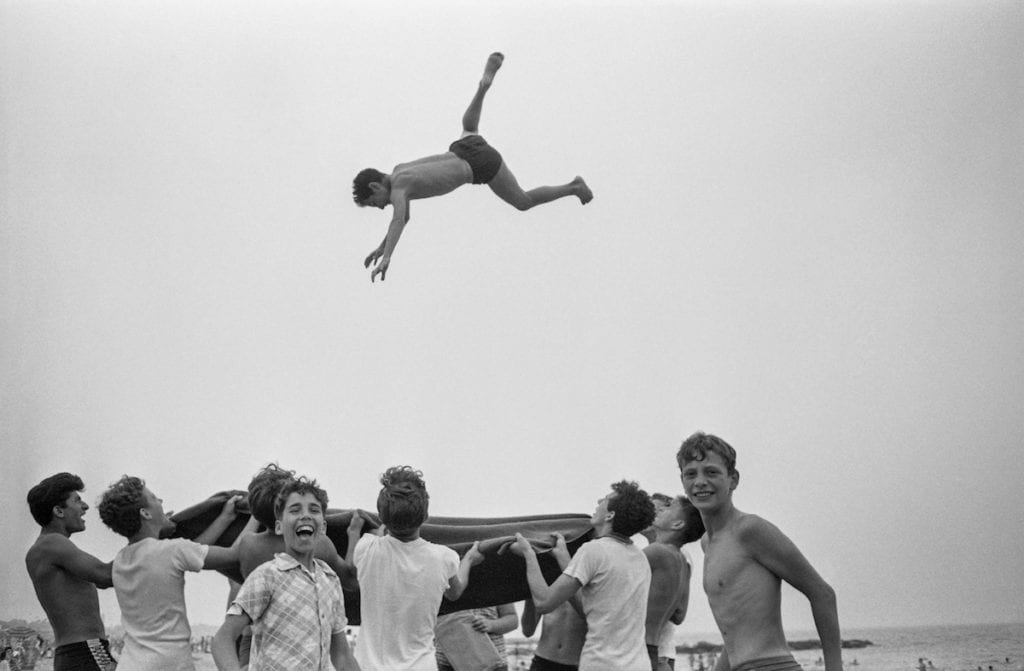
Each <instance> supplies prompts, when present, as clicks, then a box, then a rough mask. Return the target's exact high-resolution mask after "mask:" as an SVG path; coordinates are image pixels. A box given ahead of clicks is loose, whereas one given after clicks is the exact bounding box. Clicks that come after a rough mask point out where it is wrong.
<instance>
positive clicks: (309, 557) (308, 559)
mask: <svg viewBox="0 0 1024 671" xmlns="http://www.w3.org/2000/svg"><path fill="white" fill-rule="evenodd" d="M284 551H285V554H287V555H288V556H289V557H291V558H292V559H294V560H295V561H297V562H299V563H300V564H302V565H303V566H304V567H305V568H306V570H307V571H310V572H312V571H313V551H312V550H310V551H309V552H299V551H297V550H294V549H292V548H290V547H288V546H287V545H286V546H285V547H284Z"/></svg>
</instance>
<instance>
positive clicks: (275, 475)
mask: <svg viewBox="0 0 1024 671" xmlns="http://www.w3.org/2000/svg"><path fill="white" fill-rule="evenodd" d="M294 479H295V471H287V470H285V469H283V468H281V467H280V466H278V465H277V464H276V463H270V464H267V465H266V466H264V467H263V468H262V469H260V472H259V473H257V474H256V475H254V476H253V477H252V480H250V481H249V512H250V513H251V514H252V516H253V517H255V518H256V521H257V522H259V523H260V524H262V525H263V526H264V527H266V528H267V529H273V528H274V520H276V519H277V514H276V513H275V507H276V505H277V495H278V494H280V493H281V487H282V486H283V485H284V484H286V483H288V482H290V481H292V480H294ZM325 505H326V504H325Z"/></svg>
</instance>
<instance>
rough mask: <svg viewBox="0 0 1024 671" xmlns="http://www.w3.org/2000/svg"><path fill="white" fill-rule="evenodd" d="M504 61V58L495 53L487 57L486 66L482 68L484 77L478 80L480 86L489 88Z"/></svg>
mask: <svg viewBox="0 0 1024 671" xmlns="http://www.w3.org/2000/svg"><path fill="white" fill-rule="evenodd" d="M504 61H505V56H504V55H502V54H501V53H499V52H497V51H495V52H494V53H493V54H491V55H490V56H488V57H487V65H485V66H484V76H483V77H481V78H480V86H484V87H487V86H490V85H491V82H493V81H494V75H495V73H496V72H498V68H500V67H501V64H502V63H503V62H504Z"/></svg>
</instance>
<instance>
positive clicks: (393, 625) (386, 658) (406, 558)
mask: <svg viewBox="0 0 1024 671" xmlns="http://www.w3.org/2000/svg"><path fill="white" fill-rule="evenodd" d="M354 560H355V564H356V570H357V575H358V576H359V591H360V593H361V597H360V610H361V616H362V624H361V625H360V627H359V640H358V642H357V643H356V660H357V661H358V662H359V668H360V669H362V671H437V662H436V661H435V659H434V624H435V623H436V621H437V610H438V608H440V607H441V599H442V597H443V596H444V591H445V590H446V589H448V583H449V582H450V581H451V579H452V578H453V577H454V576H455V575H456V574H457V573H458V571H459V555H458V553H456V552H455V550H452V549H451V548H449V547H445V546H444V545H436V544H434V543H430V542H428V541H425V540H423V539H422V538H417V539H416V540H414V541H410V542H408V543H403V542H402V541H400V540H398V539H396V538H394V537H393V536H376V535H374V534H363V537H362V538H360V539H359V543H357V544H356V551H355V557H354Z"/></svg>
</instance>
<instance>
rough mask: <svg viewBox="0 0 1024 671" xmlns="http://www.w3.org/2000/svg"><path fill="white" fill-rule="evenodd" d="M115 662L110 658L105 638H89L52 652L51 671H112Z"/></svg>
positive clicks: (115, 666)
mask: <svg viewBox="0 0 1024 671" xmlns="http://www.w3.org/2000/svg"><path fill="white" fill-rule="evenodd" d="M116 668H117V662H116V661H114V658H113V657H111V656H110V645H109V644H108V643H107V639H105V638H90V639H89V640H88V641H78V642H77V643H68V644H67V645H62V646H59V647H58V648H57V649H56V650H54V651H53V671H114V669H116Z"/></svg>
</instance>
